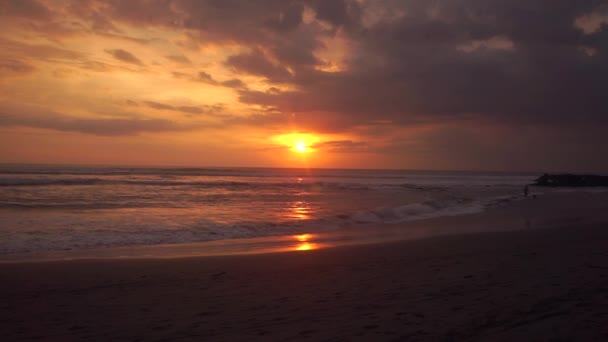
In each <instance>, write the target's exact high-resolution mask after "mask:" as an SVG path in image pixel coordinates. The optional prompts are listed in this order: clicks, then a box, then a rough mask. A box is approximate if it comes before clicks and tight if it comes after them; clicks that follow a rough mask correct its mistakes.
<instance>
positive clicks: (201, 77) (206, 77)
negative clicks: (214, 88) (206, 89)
mask: <svg viewBox="0 0 608 342" xmlns="http://www.w3.org/2000/svg"><path fill="white" fill-rule="evenodd" d="M196 80H198V81H200V82H204V83H209V84H217V81H216V80H214V79H213V77H212V76H211V75H210V74H208V73H206V72H204V71H200V72H199V73H198V75H197V77H196Z"/></svg>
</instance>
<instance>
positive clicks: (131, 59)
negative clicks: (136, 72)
mask: <svg viewBox="0 0 608 342" xmlns="http://www.w3.org/2000/svg"><path fill="white" fill-rule="evenodd" d="M105 51H106V52H107V53H109V54H110V55H112V57H114V58H116V59H117V60H119V61H122V62H125V63H130V64H135V65H140V66H141V65H143V63H142V62H141V61H140V60H139V58H137V57H135V56H133V54H131V53H130V52H129V51H126V50H122V49H115V50H105Z"/></svg>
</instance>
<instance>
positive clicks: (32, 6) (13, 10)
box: [0, 0, 51, 19]
mask: <svg viewBox="0 0 608 342" xmlns="http://www.w3.org/2000/svg"><path fill="white" fill-rule="evenodd" d="M3 16H12V17H25V18H29V19H49V18H51V11H49V9H48V8H47V7H46V6H44V5H43V4H42V3H41V2H39V1H36V0H4V1H2V2H0V17H3Z"/></svg>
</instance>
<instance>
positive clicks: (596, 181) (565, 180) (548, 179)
mask: <svg viewBox="0 0 608 342" xmlns="http://www.w3.org/2000/svg"><path fill="white" fill-rule="evenodd" d="M534 185H539V186H570V187H587V186H608V176H598V175H577V174H569V173H566V174H554V175H551V174H547V173H545V174H544V175H542V176H540V177H538V179H536V181H535V182H534Z"/></svg>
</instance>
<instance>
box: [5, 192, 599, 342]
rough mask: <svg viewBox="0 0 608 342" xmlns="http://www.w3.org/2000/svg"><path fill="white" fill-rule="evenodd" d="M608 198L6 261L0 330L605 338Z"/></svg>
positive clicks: (60, 335) (39, 336)
mask: <svg viewBox="0 0 608 342" xmlns="http://www.w3.org/2000/svg"><path fill="white" fill-rule="evenodd" d="M606 209H608V196H606V194H564V195H560V196H547V197H546V198H539V199H537V200H531V199H530V200H526V201H523V202H517V203H513V204H511V205H508V206H506V207H504V208H500V209H496V210H490V211H488V212H487V213H484V214H479V215H469V216H466V217H465V216H463V217H454V218H443V219H441V220H440V219H437V220H428V221H426V222H418V223H417V224H419V225H424V224H428V225H430V226H429V227H428V228H429V229H435V228H436V229H445V227H446V225H448V226H450V225H453V226H454V227H467V226H470V225H475V224H477V225H484V226H487V227H488V230H493V229H492V228H491V227H495V226H496V227H498V226H504V225H517V226H516V227H512V228H513V231H506V232H504V231H503V232H500V231H494V232H491V233H474V234H473V233H466V229H464V228H462V229H461V230H459V232H461V233H462V234H461V235H454V236H440V237H434V238H429V239H421V240H411V241H401V242H384V243H381V244H370V245H355V246H342V247H336V248H329V249H319V250H308V251H299V252H287V253H274V254H259V255H237V256H221V257H219V256H211V257H194V258H172V259H132V260H117V259H106V260H80V261H62V262H36V263H12V264H0V332H1V334H2V336H3V340H6V341H19V340H57V341H70V340H94V341H109V340H128V341H137V340H142V341H148V340H152V341H158V340H167V341H173V340H209V341H222V340H225V341H233V340H256V339H258V340H309V341H316V340H330V341H345V340H440V341H453V340H492V341H501V340H504V341H507V340H559V341H562V340H570V339H571V340H606V339H608V249H607V246H608V226H607V225H606V224H605V222H608V221H606V217H605V216H606V213H607V212H608V210H606ZM539 227H542V228H544V229H535V228H539Z"/></svg>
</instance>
